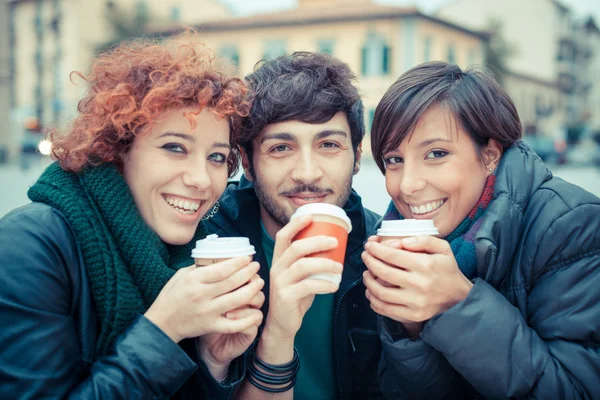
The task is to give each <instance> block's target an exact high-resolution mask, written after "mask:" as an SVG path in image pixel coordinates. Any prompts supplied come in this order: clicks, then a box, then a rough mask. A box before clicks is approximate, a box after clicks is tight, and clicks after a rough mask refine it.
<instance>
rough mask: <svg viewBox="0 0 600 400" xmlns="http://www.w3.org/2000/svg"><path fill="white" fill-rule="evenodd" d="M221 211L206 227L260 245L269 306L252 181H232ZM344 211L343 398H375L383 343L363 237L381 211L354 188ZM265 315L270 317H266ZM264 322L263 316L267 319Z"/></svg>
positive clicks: (337, 314)
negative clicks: (347, 226) (348, 227)
mask: <svg viewBox="0 0 600 400" xmlns="http://www.w3.org/2000/svg"><path fill="white" fill-rule="evenodd" d="M219 202H220V207H219V211H218V212H217V213H216V214H215V215H214V216H213V217H212V218H211V219H209V220H208V221H206V228H207V229H208V231H209V232H211V233H217V234H218V235H219V236H245V237H248V238H249V239H250V242H251V243H252V244H253V245H254V247H255V248H256V256H255V260H256V261H258V262H259V263H260V272H259V274H260V276H261V277H262V278H263V279H264V280H265V288H264V289H263V290H264V292H265V297H266V298H267V300H266V301H265V304H264V305H263V307H262V310H263V313H264V314H265V315H266V314H267V312H268V309H269V301H268V299H269V267H268V264H267V260H266V258H265V253H264V251H263V249H262V245H261V228H260V204H259V201H258V198H257V197H256V193H255V191H254V186H253V185H252V183H251V182H249V181H248V180H247V179H245V178H244V177H242V179H241V180H240V182H239V184H238V183H230V184H229V185H228V186H227V189H226V190H225V193H224V194H223V196H221V199H220V200H219ZM344 210H345V211H346V213H347V214H348V217H349V218H350V220H351V221H352V232H350V235H349V236H348V245H347V247H346V257H345V261H344V272H343V273H342V282H341V283H340V288H339V290H338V291H337V292H336V294H335V310H332V312H333V313H334V315H333V321H334V322H333V335H334V336H333V338H332V339H333V340H332V345H333V349H334V360H335V369H336V370H335V377H336V382H337V385H338V393H339V398H340V399H353V400H354V399H356V400H371V399H381V398H383V395H382V394H381V390H380V389H379V385H378V382H377V364H378V362H379V359H380V356H381V346H380V344H379V340H378V337H377V314H375V313H374V312H373V310H371V308H370V306H369V302H368V300H367V298H366V297H365V290H366V288H365V285H364V284H363V282H362V273H363V271H364V270H365V266H364V263H363V262H362V259H361V256H360V255H361V253H362V251H363V242H364V241H365V240H366V239H367V238H368V237H369V234H370V232H372V228H373V227H374V226H375V224H376V222H377V220H378V219H379V215H377V214H375V213H374V212H372V211H369V210H367V209H366V208H364V207H363V206H362V201H361V199H360V196H358V195H357V194H356V192H354V191H352V193H351V194H350V198H349V199H348V202H347V203H346V205H345V206H344ZM265 319H266V318H265ZM263 322H264V320H263Z"/></svg>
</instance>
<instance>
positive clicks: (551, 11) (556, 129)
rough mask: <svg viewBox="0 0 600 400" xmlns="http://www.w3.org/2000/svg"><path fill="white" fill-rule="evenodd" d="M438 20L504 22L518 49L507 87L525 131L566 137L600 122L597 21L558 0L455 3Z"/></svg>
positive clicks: (479, 24)
mask: <svg viewBox="0 0 600 400" xmlns="http://www.w3.org/2000/svg"><path fill="white" fill-rule="evenodd" d="M436 16H438V17H440V18H444V19H447V20H449V21H452V22H455V23H459V24H464V25H465V26H467V27H469V28H471V29H486V28H488V27H489V26H490V24H491V23H492V21H498V22H500V23H501V25H502V28H503V29H502V35H503V36H504V38H505V40H506V41H507V42H508V43H510V44H511V45H513V46H514V47H515V50H516V52H515V54H514V55H512V56H511V57H509V58H508V59H507V60H506V61H507V66H508V69H509V72H508V74H507V76H506V78H505V82H504V85H505V87H506V88H507V90H508V92H509V94H510V95H511V97H512V98H513V100H514V102H515V104H516V106H517V109H518V111H519V114H520V116H521V119H522V121H523V126H524V128H525V132H526V133H535V132H541V133H544V134H547V135H564V133H565V132H566V130H567V128H568V127H574V126H580V125H582V124H585V123H587V122H588V121H591V120H592V118H594V121H595V119H596V118H598V116H597V115H596V116H592V115H593V114H599V113H600V111H595V110H600V108H598V105H595V106H594V107H595V110H594V109H593V108H592V104H593V103H592V102H593V101H596V100H594V99H597V97H598V93H600V83H599V82H596V83H594V80H593V79H592V76H598V75H597V74H598V72H600V71H598V70H597V69H595V68H597V67H596V66H594V65H596V63H597V62H598V60H600V53H598V52H597V51H598V50H596V52H594V50H593V47H594V46H598V44H597V41H598V39H597V35H589V31H596V32H597V28H596V27H595V24H594V23H593V21H591V22H590V23H588V24H587V27H586V24H584V23H582V22H581V21H577V20H576V19H575V18H574V16H573V13H572V12H571V10H570V9H569V8H568V7H566V6H564V5H563V4H562V3H560V2H559V1H557V0H526V1H523V0H503V1H501V2H500V1H489V0H454V1H451V2H449V3H448V4H447V5H445V6H443V7H441V9H440V10H438V12H437V13H436ZM592 36H593V37H592ZM593 71H595V73H596V75H593ZM596 104H597V103H596ZM594 111H595V112H594ZM594 123H596V122H594ZM599 127H600V126H599Z"/></svg>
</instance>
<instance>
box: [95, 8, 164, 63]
mask: <svg viewBox="0 0 600 400" xmlns="http://www.w3.org/2000/svg"><path fill="white" fill-rule="evenodd" d="M104 15H105V18H106V19H107V20H108V22H109V23H110V26H111V27H112V31H113V33H114V36H113V38H112V39H111V40H109V41H107V42H104V43H102V44H100V45H99V46H98V48H97V51H98V52H103V51H105V50H108V49H110V48H113V47H115V46H116V45H118V44H119V43H121V42H123V41H127V40H131V39H135V38H141V37H144V36H145V35H146V34H147V27H148V24H149V23H150V22H153V21H152V19H153V18H152V16H151V15H150V12H149V10H148V5H147V4H146V2H145V1H143V0H140V1H137V2H135V3H134V9H133V11H131V10H125V9H123V8H122V7H119V6H117V4H116V3H115V2H114V1H113V0H110V1H107V2H106V8H105V10H104Z"/></svg>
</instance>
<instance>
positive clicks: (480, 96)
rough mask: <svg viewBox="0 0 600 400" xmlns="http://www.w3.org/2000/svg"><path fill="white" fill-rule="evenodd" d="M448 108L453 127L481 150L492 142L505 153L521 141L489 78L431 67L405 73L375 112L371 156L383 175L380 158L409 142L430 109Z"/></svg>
mask: <svg viewBox="0 0 600 400" xmlns="http://www.w3.org/2000/svg"><path fill="white" fill-rule="evenodd" d="M436 104H439V105H443V106H446V107H448V108H449V110H450V111H451V112H452V114H453V115H454V117H455V118H456V122H457V123H459V124H460V126H461V127H462V128H463V129H465V130H466V132H467V133H468V134H469V135H470V136H471V138H472V139H473V141H474V142H475V144H476V145H477V146H478V148H479V149H481V148H482V147H483V146H485V145H487V144H488V143H489V140H490V139H494V140H495V141H497V142H498V143H499V144H501V145H502V148H503V150H506V149H508V148H509V147H510V146H512V145H513V144H514V143H515V142H516V141H517V140H519V139H520V138H521V134H522V126H521V121H520V119H519V115H518V114H517V109H516V108H515V105H514V104H513V102H512V100H511V99H510V97H509V96H508V94H507V93H506V92H505V91H504V89H503V88H502V87H501V86H500V85H499V84H498V83H497V82H496V81H495V80H494V78H493V77H492V76H491V74H490V73H489V72H487V71H486V70H485V69H482V68H472V69H468V70H466V71H465V72H463V71H462V70H461V69H460V68H459V67H457V66H456V65H451V64H448V63H445V62H440V61H434V62H428V63H424V64H420V65H418V66H416V67H414V68H412V69H410V70H409V71H407V72H405V73H404V74H403V75H402V76H401V77H400V78H398V80H397V81H396V82H394V84H393V85H392V86H391V87H390V88H389V89H388V90H387V92H386V93H385V94H384V95H383V98H382V99H381V101H380V102H379V104H378V105H377V108H376V109H375V115H374V117H373V126H372V128H371V151H372V152H373V157H374V158H375V162H376V163H377V166H378V167H379V169H380V170H381V171H382V172H383V173H385V163H384V160H383V156H384V155H385V154H386V153H387V152H389V151H391V150H393V149H396V148H398V146H400V144H401V143H402V141H403V140H404V139H405V138H406V137H407V136H410V135H411V133H412V132H413V130H414V128H415V126H416V124H417V122H418V121H419V119H420V118H421V116H422V115H423V114H424V113H425V111H427V110H428V109H429V108H430V107H431V106H432V105H436Z"/></svg>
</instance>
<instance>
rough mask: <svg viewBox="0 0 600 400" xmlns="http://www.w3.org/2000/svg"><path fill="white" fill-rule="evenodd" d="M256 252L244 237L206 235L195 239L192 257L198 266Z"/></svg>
mask: <svg viewBox="0 0 600 400" xmlns="http://www.w3.org/2000/svg"><path fill="white" fill-rule="evenodd" d="M253 254H256V251H255V250H254V246H252V245H251V244H250V240H248V238H245V237H219V236H218V235H208V236H207V237H206V238H204V239H201V240H198V241H196V247H195V248H194V249H193V250H192V257H193V258H194V261H195V263H196V266H198V267H204V266H207V265H211V264H215V263H218V262H221V261H225V260H229V259H231V258H234V257H239V256H250V255H253Z"/></svg>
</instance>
